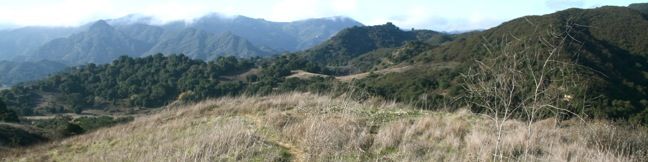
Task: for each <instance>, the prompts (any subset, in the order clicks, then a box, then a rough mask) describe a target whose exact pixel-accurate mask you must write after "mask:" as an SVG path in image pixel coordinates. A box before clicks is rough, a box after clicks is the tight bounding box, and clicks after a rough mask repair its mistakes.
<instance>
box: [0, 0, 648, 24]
mask: <svg viewBox="0 0 648 162" xmlns="http://www.w3.org/2000/svg"><path fill="white" fill-rule="evenodd" d="M633 2H641V0H614V1H609V0H608V1H604V0H538V1H535V0H534V1H526V0H524V1H522V0H479V1H475V0H451V1H447V0H399V1H391V0H0V4H1V5H0V24H16V25H68V26H70V25H80V24H83V23H87V22H89V21H93V20H96V19H110V18H117V17H121V16H125V15H129V14H143V15H147V16H154V17H155V18H157V19H159V20H162V21H171V20H178V19H186V20H191V19H193V18H195V17H198V16H202V15H204V14H207V13H210V12H219V13H222V14H225V15H244V16H249V17H254V18H264V19H267V20H272V21H294V20H299V19H306V18H318V17H330V16H348V17H351V18H354V19H356V20H358V21H360V22H362V23H365V24H367V25H376V24H384V23H385V22H387V21H390V22H393V23H395V24H396V25H399V26H401V27H403V28H411V27H414V28H426V29H434V30H464V29H468V28H470V29H477V28H479V29H483V28H487V27H492V26H494V25H497V24H499V23H501V22H502V21H504V20H509V19H512V18H515V17H520V16H525V15H529V14H547V13H551V12H554V11H556V10H559V9H564V8H568V7H579V6H581V7H582V6H593V4H606V5H627V4H629V3H633Z"/></svg>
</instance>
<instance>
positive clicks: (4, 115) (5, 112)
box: [0, 100, 19, 122]
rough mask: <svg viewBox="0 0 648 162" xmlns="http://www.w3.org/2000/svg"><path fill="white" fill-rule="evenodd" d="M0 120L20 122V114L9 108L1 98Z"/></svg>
mask: <svg viewBox="0 0 648 162" xmlns="http://www.w3.org/2000/svg"><path fill="white" fill-rule="evenodd" d="M0 121H4V122H18V121H19V120H18V115H16V112H14V111H11V110H9V109H8V108H7V106H6V105H5V103H4V102H2V101H1V100H0Z"/></svg>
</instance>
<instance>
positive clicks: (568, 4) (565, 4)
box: [545, 0, 585, 10]
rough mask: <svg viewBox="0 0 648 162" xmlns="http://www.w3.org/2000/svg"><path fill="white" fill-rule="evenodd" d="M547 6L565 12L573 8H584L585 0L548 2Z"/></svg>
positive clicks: (552, 0)
mask: <svg viewBox="0 0 648 162" xmlns="http://www.w3.org/2000/svg"><path fill="white" fill-rule="evenodd" d="M545 5H546V6H547V7H548V8H550V9H552V10H563V9H567V8H572V7H583V6H585V2H584V1H583V0H547V1H546V2H545Z"/></svg>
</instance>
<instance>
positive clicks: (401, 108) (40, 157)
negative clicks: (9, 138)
mask: <svg viewBox="0 0 648 162" xmlns="http://www.w3.org/2000/svg"><path fill="white" fill-rule="evenodd" d="M529 128H530V129H529ZM495 130H496V129H493V123H492V120H490V119H489V118H487V117H485V116H481V115H477V114H473V113H470V112H468V111H461V110H460V111H457V112H443V111H441V112H431V111H422V110H415V109H413V108H412V107H410V106H407V105H402V104H397V103H393V102H382V101H378V100H371V99H370V100H366V101H364V102H357V101H351V100H347V99H344V98H343V97H342V98H331V97H327V96H318V95H313V94H304V93H293V94H284V95H271V96H267V97H234V98H231V97H229V98H221V99H216V100H209V101H204V102H200V103H197V104H189V105H172V106H168V108H167V109H165V110H164V111H161V112H159V113H157V114H154V115H151V116H145V117H140V118H137V119H135V121H133V122H131V123H129V124H123V125H117V126H115V127H112V128H106V129H100V130H98V131H95V132H93V133H89V134H84V135H79V136H76V137H72V138H69V139H66V140H62V141H57V142H52V143H50V144H47V145H42V146H36V147H32V148H27V149H18V150H13V151H11V152H4V153H3V154H2V155H3V156H2V157H3V159H2V160H3V161H376V160H378V161H489V160H493V156H491V155H492V154H493V153H494V150H495V149H496V148H495V146H496V142H497V139H498V138H497V133H496V131H495ZM529 132H532V134H531V136H529ZM647 133H648V132H647V131H646V130H645V129H634V128H626V127H620V126H616V125H615V124H611V123H609V122H605V121H589V122H580V121H579V120H567V121H557V120H555V119H553V118H549V119H546V120H542V121H538V122H535V123H533V124H531V125H530V127H528V126H527V125H526V124H525V123H524V122H521V121H516V120H509V121H506V123H505V127H504V131H503V132H502V136H501V139H502V140H501V144H500V145H498V146H501V150H502V152H503V159H505V160H506V161H519V160H529V161H537V160H539V161H642V160H645V159H646V158H647V157H646V155H647V154H646V153H647V152H646V151H648V148H647V146H648V134H647ZM525 150H527V151H525Z"/></svg>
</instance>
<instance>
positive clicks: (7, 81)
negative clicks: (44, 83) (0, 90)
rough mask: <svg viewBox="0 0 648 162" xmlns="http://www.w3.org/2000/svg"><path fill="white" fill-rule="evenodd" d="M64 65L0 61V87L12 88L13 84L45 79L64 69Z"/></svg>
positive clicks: (44, 62) (45, 62) (51, 62)
mask: <svg viewBox="0 0 648 162" xmlns="http://www.w3.org/2000/svg"><path fill="white" fill-rule="evenodd" d="M66 67H67V66H65V64H61V63H57V62H53V61H40V62H12V61H0V74H2V75H1V76H0V85H3V86H13V85H15V84H18V83H21V82H25V81H31V80H38V79H43V78H46V77H47V76H49V75H53V74H54V73H56V72H59V71H61V70H63V69H65V68H66Z"/></svg>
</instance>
